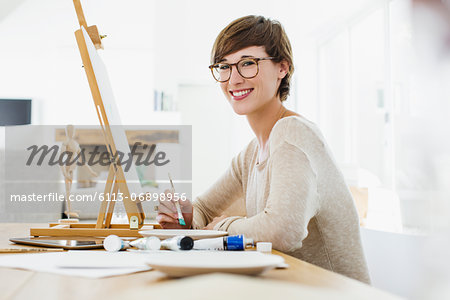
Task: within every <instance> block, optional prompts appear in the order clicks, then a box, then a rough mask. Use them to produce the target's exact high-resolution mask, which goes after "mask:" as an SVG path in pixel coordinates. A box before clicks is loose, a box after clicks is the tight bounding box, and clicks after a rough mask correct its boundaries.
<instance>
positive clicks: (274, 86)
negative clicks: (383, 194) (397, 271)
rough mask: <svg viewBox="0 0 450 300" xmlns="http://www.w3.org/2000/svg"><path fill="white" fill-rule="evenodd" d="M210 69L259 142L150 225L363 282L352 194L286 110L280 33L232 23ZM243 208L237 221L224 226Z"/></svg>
mask: <svg viewBox="0 0 450 300" xmlns="http://www.w3.org/2000/svg"><path fill="white" fill-rule="evenodd" d="M211 60H212V65H211V66H210V69H211V71H212V73H213V76H214V78H215V79H216V81H218V82H220V86H221V88H222V91H223V93H224V95H225V97H226V98H227V100H228V102H229V103H230V105H231V107H232V108H233V110H234V111H235V112H236V113H237V114H239V115H245V116H246V117H247V120H248V122H249V124H250V126H251V128H252V130H253V132H254V133H255V136H256V138H255V139H254V140H252V141H251V142H250V144H249V145H248V146H247V147H246V148H245V149H244V150H243V151H242V152H241V153H239V154H238V155H237V156H236V157H235V158H234V159H233V160H232V163H231V167H230V168H229V169H228V171H227V172H226V173H225V174H224V175H223V176H222V177H221V178H220V179H219V180H218V181H217V182H216V183H215V184H214V185H213V186H212V187H211V188H210V189H209V190H208V191H207V192H206V193H204V194H203V195H202V196H200V197H198V198H197V199H196V200H195V201H194V203H193V206H192V205H191V204H190V202H189V201H184V202H182V203H181V204H182V207H183V212H185V213H184V217H185V218H186V222H187V224H186V226H180V225H178V223H177V222H178V221H177V213H176V209H175V206H174V204H173V203H172V202H170V201H169V202H167V201H163V202H161V204H162V205H160V211H159V214H158V217H157V220H158V222H159V223H160V224H161V225H162V227H163V228H196V229H201V228H205V229H216V230H224V231H228V233H229V234H230V235H233V234H245V235H246V236H247V237H249V238H253V239H254V240H255V241H266V242H272V244H273V247H274V248H275V249H278V250H280V251H283V252H285V253H287V254H290V255H292V256H295V257H297V258H300V259H303V260H305V261H308V262H310V263H313V264H316V265H318V266H321V267H323V268H326V269H329V270H332V271H335V272H338V273H341V274H343V275H346V276H349V277H352V278H355V279H358V280H361V281H363V282H369V276H368V272H367V267H366V263H365V259H364V255H363V252H362V247H361V241H360V235H359V221H358V216H357V213H356V209H355V206H354V203H353V200H352V197H351V194H350V192H349V190H348V188H347V186H346V184H345V181H344V178H343V176H342V174H341V172H340V171H339V170H338V168H337V167H336V163H335V161H334V160H333V158H332V155H331V153H330V150H329V149H328V147H327V146H326V144H325V141H324V139H323V137H322V135H321V134H320V132H319V130H318V129H317V127H316V126H315V125H314V124H313V123H311V122H309V121H308V120H306V119H305V118H303V117H301V116H300V115H298V114H297V113H295V112H293V111H290V110H287V109H286V108H285V107H284V106H283V101H284V100H286V98H287V96H288V94H289V81H290V78H291V76H292V72H293V61H292V50H291V45H290V42H289V40H288V38H287V36H286V34H285V32H284V29H283V28H282V26H281V24H279V23H278V22H276V21H272V20H269V19H266V18H264V17H260V16H247V17H243V18H240V19H237V20H235V21H233V22H232V23H231V24H229V25H228V26H227V27H226V28H225V29H223V30H222V32H221V33H220V34H219V36H218V37H217V39H216V41H215V44H214V47H213V50H212V56H211ZM239 203H240V204H242V206H244V207H245V208H246V212H245V213H244V214H243V215H244V217H243V216H231V217H227V216H224V215H223V213H224V211H226V210H227V208H229V207H230V206H232V205H234V206H236V204H239Z"/></svg>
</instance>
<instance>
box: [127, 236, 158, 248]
mask: <svg viewBox="0 0 450 300" xmlns="http://www.w3.org/2000/svg"><path fill="white" fill-rule="evenodd" d="M130 246H132V247H136V248H138V249H140V250H159V249H161V241H160V240H159V238H157V237H156V236H150V237H145V238H140V239H137V240H134V241H132V242H130Z"/></svg>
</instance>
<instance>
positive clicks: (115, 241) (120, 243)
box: [103, 234, 130, 252]
mask: <svg viewBox="0 0 450 300" xmlns="http://www.w3.org/2000/svg"><path fill="white" fill-rule="evenodd" d="M103 248H105V250H106V251H109V252H117V251H120V250H125V249H127V248H130V242H128V241H124V240H122V239H121V238H120V237H118V236H117V235H114V234H111V235H108V236H107V237H106V238H105V239H104V240H103Z"/></svg>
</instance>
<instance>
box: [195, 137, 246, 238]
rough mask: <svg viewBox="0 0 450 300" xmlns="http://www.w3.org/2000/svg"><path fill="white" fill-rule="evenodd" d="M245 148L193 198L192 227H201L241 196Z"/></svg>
mask: <svg viewBox="0 0 450 300" xmlns="http://www.w3.org/2000/svg"><path fill="white" fill-rule="evenodd" d="M250 144H251V143H250ZM249 146H250V145H249ZM247 149H248V147H247ZM247 149H246V150H244V151H242V152H241V153H239V154H238V155H237V156H236V157H234V158H233V159H232V161H231V165H230V167H229V168H228V170H227V171H226V172H225V173H224V174H223V175H222V176H221V177H220V178H219V179H218V180H217V181H216V182H215V183H214V184H213V185H212V186H211V187H210V188H209V189H208V190H207V191H206V192H205V193H203V194H202V195H201V196H199V197H197V198H196V199H195V200H194V203H193V207H194V218H193V224H192V227H193V228H194V229H202V228H203V227H205V226H206V225H207V224H208V223H210V222H211V221H212V219H213V218H214V217H218V216H220V215H221V214H222V212H223V211H224V210H225V209H227V208H228V207H229V206H230V205H232V204H233V203H234V202H235V201H237V200H238V199H242V198H243V195H244V193H243V183H242V178H243V174H242V173H243V168H244V156H245V155H246V152H247Z"/></svg>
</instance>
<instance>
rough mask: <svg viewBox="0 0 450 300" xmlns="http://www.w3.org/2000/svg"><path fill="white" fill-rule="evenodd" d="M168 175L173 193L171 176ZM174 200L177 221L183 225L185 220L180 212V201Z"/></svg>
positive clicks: (173, 187) (173, 192)
mask: <svg viewBox="0 0 450 300" xmlns="http://www.w3.org/2000/svg"><path fill="white" fill-rule="evenodd" d="M168 175H169V180H170V184H171V185H172V194H175V186H174V185H173V182H172V177H171V176H170V173H168ZM174 201H175V207H176V208H177V213H178V223H179V224H180V225H183V226H185V225H186V222H185V221H184V217H183V214H182V213H181V207H180V203H179V202H178V200H174Z"/></svg>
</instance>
